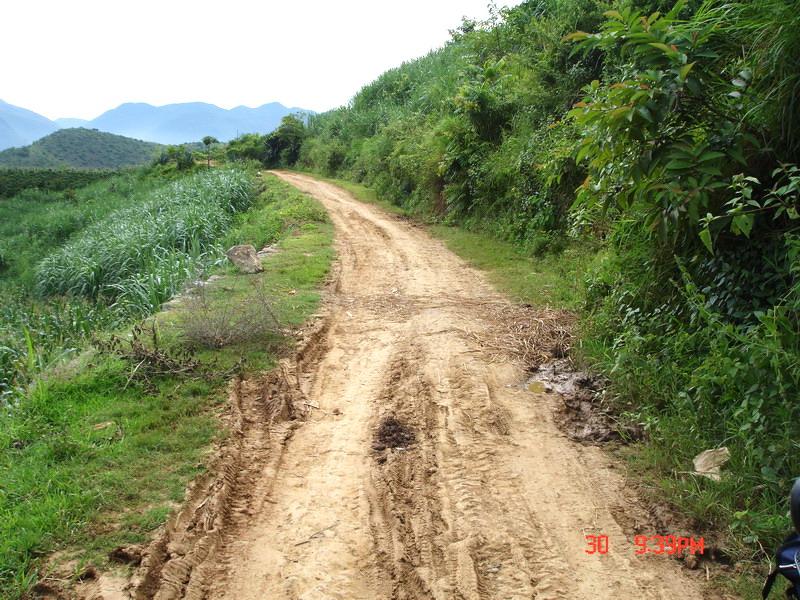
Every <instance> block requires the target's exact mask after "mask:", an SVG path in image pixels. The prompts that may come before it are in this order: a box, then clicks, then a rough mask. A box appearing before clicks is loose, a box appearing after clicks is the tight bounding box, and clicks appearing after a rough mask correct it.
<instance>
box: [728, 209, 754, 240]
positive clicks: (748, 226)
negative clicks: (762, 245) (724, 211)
mask: <svg viewBox="0 0 800 600" xmlns="http://www.w3.org/2000/svg"><path fill="white" fill-rule="evenodd" d="M752 229H753V215H748V214H743V215H736V216H735V217H733V222H732V223H731V231H733V233H743V234H744V236H745V237H750V232H751V231H752Z"/></svg>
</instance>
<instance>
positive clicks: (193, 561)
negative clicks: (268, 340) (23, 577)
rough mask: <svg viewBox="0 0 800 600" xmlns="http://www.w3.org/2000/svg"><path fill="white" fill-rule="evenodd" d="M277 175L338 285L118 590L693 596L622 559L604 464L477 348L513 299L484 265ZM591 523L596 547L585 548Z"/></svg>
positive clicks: (684, 584) (679, 579) (255, 598)
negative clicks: (301, 194)
mask: <svg viewBox="0 0 800 600" xmlns="http://www.w3.org/2000/svg"><path fill="white" fill-rule="evenodd" d="M278 175H279V177H281V178H282V179H284V180H286V181H288V182H289V183H291V184H292V185H294V186H296V187H298V188H299V189H301V190H303V191H305V192H308V193H310V194H312V195H313V196H314V197H315V198H317V199H318V200H319V201H320V202H322V203H323V204H324V205H325V207H326V208H327V209H328V210H329V212H330V215H331V218H332V219H333V222H334V224H335V226H336V232H337V240H336V246H337V251H338V256H339V264H338V269H337V274H336V277H335V283H334V284H332V286H331V290H330V291H329V294H328V298H327V300H326V301H325V303H324V309H323V311H322V314H321V315H320V318H319V319H318V321H319V323H318V326H317V328H316V329H315V330H313V331H312V332H310V333H309V334H308V336H307V339H306V340H305V343H304V346H303V348H304V349H303V351H302V352H301V353H300V356H299V357H298V360H297V362H296V363H292V364H289V363H286V364H285V365H284V370H283V375H282V376H280V377H278V378H275V377H273V378H270V379H266V380H261V381H255V382H254V381H249V382H238V383H237V384H236V385H235V386H234V387H233V389H232V397H233V399H234V403H233V407H234V411H233V415H232V420H233V429H234V431H235V433H236V436H235V438H234V439H235V443H233V444H232V445H231V447H229V448H227V449H226V450H225V453H224V456H222V457H221V458H220V461H221V463H220V464H221V465H222V468H223V469H224V477H217V478H214V477H213V476H211V475H210V476H209V478H208V480H204V481H200V482H198V484H197V485H196V486H195V488H194V490H193V491H192V494H191V498H190V502H189V503H188V505H187V507H186V508H185V509H184V510H183V511H182V512H181V514H180V515H178V517H177V518H176V519H175V521H174V522H173V523H172V524H171V525H170V527H169V529H168V531H167V532H165V534H164V536H163V537H162V538H161V539H160V540H157V542H156V543H155V544H154V546H153V547H152V548H151V550H150V551H149V553H148V555H147V556H146V557H145V560H144V562H143V566H142V568H141V570H140V575H139V577H138V579H137V580H136V581H134V585H133V586H132V587H130V586H129V590H128V593H129V594H130V595H133V596H134V597H138V598H159V599H162V598H214V599H216V598H220V599H231V600H263V599H267V598H268V599H282V598H287V599H288V598H292V599H303V600H312V599H320V600H321V599H330V598H341V599H347V600H354V599H363V600H375V599H389V598H397V599H422V598H434V599H437V600H439V599H441V600H444V599H448V600H449V599H465V600H478V599H511V598H514V599H516V598H519V599H522V598H536V599H548V598H554V599H555V598H559V599H560V598H570V599H575V598H579V599H582V598H585V599H592V600H597V599H611V598H614V599H638V598H665V599H666V598H669V599H670V600H672V599H674V598H701V597H702V593H701V590H700V588H699V584H698V583H697V578H695V577H691V576H689V574H688V573H686V572H685V571H683V570H682V568H681V566H680V563H679V562H678V561H675V560H672V559H666V558H662V557H654V556H647V557H639V556H634V552H633V546H632V544H631V540H630V539H629V538H628V537H627V536H626V535H625V534H624V533H623V529H622V527H621V526H620V525H619V524H618V522H617V521H616V520H615V516H614V515H617V516H618V517H619V515H620V514H623V513H624V512H625V511H626V510H627V508H626V503H627V502H629V496H628V495H627V494H625V493H624V482H623V481H622V478H621V477H620V476H619V475H618V474H617V472H616V470H614V468H613V465H612V464H610V462H609V459H608V458H607V457H605V456H604V455H603V454H602V453H601V452H600V451H599V450H597V449H596V448H591V447H583V446H579V445H576V444H575V443H573V442H571V441H569V440H568V439H567V438H566V437H565V436H564V435H563V434H562V433H561V432H560V431H559V429H558V428H557V427H556V425H555V424H554V423H553V418H552V414H553V405H554V402H555V399H554V398H552V397H550V396H547V395H545V394H535V393H531V392H529V391H528V390H526V389H524V387H523V386H520V385H519V384H520V382H521V381H522V380H523V375H524V374H523V372H522V371H521V370H520V368H519V367H518V366H517V365H515V364H513V363H512V362H511V361H502V360H498V358H497V356H496V355H495V354H492V353H491V352H490V351H489V350H488V349H487V348H486V347H485V346H484V345H482V344H481V343H480V339H481V337H482V336H489V335H491V333H492V329H493V328H496V327H498V326H500V325H502V323H498V322H497V319H496V315H497V314H498V312H497V309H498V307H500V308H501V309H502V307H504V306H509V307H510V305H508V304H507V302H506V301H505V300H504V299H503V298H502V297H501V296H500V295H498V294H497V293H496V292H495V291H494V290H493V289H492V288H491V287H490V286H489V285H488V284H487V283H486V281H485V280H484V278H483V276H482V275H481V274H480V273H478V272H477V271H475V270H474V269H472V268H470V267H469V266H467V265H466V264H465V263H464V262H463V261H462V260H460V259H459V258H457V257H456V256H454V255H453V254H452V253H450V252H449V251H447V250H446V249H445V248H444V246H443V245H442V244H441V243H439V242H438V241H435V240H433V239H431V238H430V237H429V236H428V235H427V234H426V233H425V232H424V231H423V230H421V229H419V228H417V227H414V226H413V224H410V223H408V222H406V221H404V220H402V219H400V218H397V217H394V216H391V215H387V214H385V213H384V212H382V211H381V210H379V209H377V208H375V207H372V206H369V205H365V204H362V203H360V202H358V201H356V200H354V199H353V198H352V197H351V196H350V195H349V194H348V193H346V192H344V191H343V190H341V189H339V188H337V187H335V186H333V185H330V184H327V183H322V182H319V181H316V180H314V179H312V178H311V177H308V176H305V175H299V174H295V173H283V172H281V173H279V174H278ZM489 308H491V310H489ZM500 314H502V313H500ZM493 315H494V316H493ZM293 417H300V418H293ZM387 417H394V418H395V419H396V423H394V425H392V423H393V422H390V424H389V425H384V427H383V429H381V425H382V424H384V423H385V419H386V418H387ZM398 424H399V425H398ZM379 430H381V432H382V433H383V434H385V435H386V437H385V438H383V437H380V436H378V437H376V436H377V433H376V432H378V431H379ZM412 438H413V439H412ZM588 534H605V535H607V536H608V539H609V542H610V551H609V552H608V554H606V555H599V554H595V555H589V554H587V553H586V552H585V549H586V547H587V544H586V541H585V537H584V536H585V535H588Z"/></svg>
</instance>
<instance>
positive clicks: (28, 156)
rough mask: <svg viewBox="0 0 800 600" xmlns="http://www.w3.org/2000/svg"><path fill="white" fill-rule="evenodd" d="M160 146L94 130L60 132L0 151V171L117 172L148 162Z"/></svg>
mask: <svg viewBox="0 0 800 600" xmlns="http://www.w3.org/2000/svg"><path fill="white" fill-rule="evenodd" d="M161 147H162V146H160V145H159V144H154V143H152V142H143V141H141V140H133V139H130V138H127V137H123V136H121V135H116V134H113V133H106V132H104V131H96V130H94V129H61V130H59V131H55V132H53V133H51V134H50V135H47V136H45V137H43V138H40V139H38V140H36V141H35V142H33V143H32V144H31V145H29V146H24V147H21V148H18V147H14V148H7V149H6V150H3V151H0V168H2V167H48V168H60V167H69V168H73V169H118V168H120V167H132V166H137V165H141V164H145V163H148V162H150V161H151V160H153V158H154V157H155V155H156V153H157V152H158V150H159V149H160V148H161Z"/></svg>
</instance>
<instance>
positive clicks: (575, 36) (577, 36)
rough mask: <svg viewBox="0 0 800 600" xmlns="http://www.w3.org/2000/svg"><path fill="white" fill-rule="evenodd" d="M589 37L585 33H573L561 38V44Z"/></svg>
mask: <svg viewBox="0 0 800 600" xmlns="http://www.w3.org/2000/svg"><path fill="white" fill-rule="evenodd" d="M589 36H590V34H588V33H586V32H585V31H574V32H572V33H570V34H568V35H565V36H564V37H563V38H561V41H562V42H573V41H577V40H585V39H587V38H588V37H589Z"/></svg>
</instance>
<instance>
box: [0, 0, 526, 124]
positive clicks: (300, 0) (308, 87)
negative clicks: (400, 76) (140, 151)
mask: <svg viewBox="0 0 800 600" xmlns="http://www.w3.org/2000/svg"><path fill="white" fill-rule="evenodd" d="M488 3H489V0H394V1H392V2H387V1H384V0H372V1H362V0H329V1H323V0H286V1H283V2H275V1H273V0H263V1H260V2H259V1H252V0H251V1H248V0H214V1H213V2H211V1H208V0H103V1H95V0H71V1H67V0H60V1H53V0H48V1H44V0H3V3H2V9H0V15H2V17H1V18H2V22H3V26H2V34H1V35H0V99H2V100H5V101H6V102H9V103H11V104H16V105H18V106H22V107H24V108H28V109H30V110H33V111H35V112H38V113H41V114H43V115H44V116H46V117H49V118H51V119H54V118H57V117H79V118H85V119H91V118H94V117H96V116H98V115H99V114H101V113H102V112H104V111H106V110H108V109H111V108H114V107H116V106H118V105H119V104H122V103H123V102H149V103H150V104H155V105H161V104H169V103H172V102H189V101H204V102H210V103H212V104H217V105H219V106H222V107H224V108H232V107H233V106H238V105H241V104H244V105H246V106H258V105H261V104H264V103H266V102H272V101H277V102H282V103H283V104H285V105H287V106H297V107H302V108H308V109H312V110H316V111H324V110H327V109H330V108H334V107H336V106H340V105H342V104H345V103H346V102H347V101H348V100H349V99H350V98H351V97H352V96H353V94H355V92H356V91H358V89H359V88H360V87H361V86H362V85H364V84H366V83H368V82H370V81H372V80H373V79H375V77H377V76H378V75H380V74H381V73H382V72H383V71H385V70H386V69H388V68H391V67H394V66H397V65H399V64H400V63H401V62H403V61H404V60H409V59H412V58H416V57H418V56H421V55H423V54H425V53H426V52H427V51H428V50H431V49H433V48H436V47H439V46H441V45H442V44H444V42H445V41H446V40H447V39H448V38H449V35H448V30H449V29H454V28H455V27H457V26H458V25H460V23H461V17H462V16H468V17H470V18H484V17H486V16H487V15H488V9H487V5H488ZM518 3H519V0H516V1H515V0H509V1H503V0H500V1H498V2H497V4H498V5H499V6H511V5H515V4H518Z"/></svg>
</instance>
